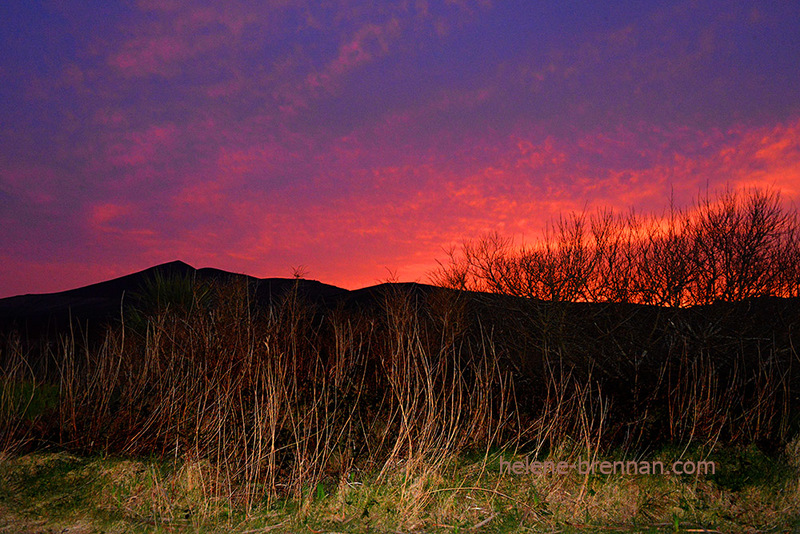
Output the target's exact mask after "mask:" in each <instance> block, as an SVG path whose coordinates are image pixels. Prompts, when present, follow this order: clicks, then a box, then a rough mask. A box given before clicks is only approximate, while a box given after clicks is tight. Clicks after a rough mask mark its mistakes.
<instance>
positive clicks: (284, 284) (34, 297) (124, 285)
mask: <svg viewBox="0 0 800 534" xmlns="http://www.w3.org/2000/svg"><path fill="white" fill-rule="evenodd" d="M158 276H161V277H165V278H173V277H179V278H187V277H190V278H194V280H196V281H198V282H203V281H216V282H229V281H237V280H238V281H246V282H247V283H248V284H250V285H251V287H254V288H255V295H256V298H257V299H258V300H260V301H261V300H263V301H268V300H270V299H272V298H276V297H280V296H281V295H283V294H285V293H286V292H287V291H289V290H292V289H294V288H297V290H298V293H299V294H301V295H303V297H304V298H306V299H308V300H310V301H312V302H325V301H335V300H338V299H341V298H344V297H346V296H347V295H349V294H350V291H348V290H346V289H342V288H340V287H336V286H332V285H328V284H323V283H321V282H317V281H314V280H302V279H300V280H297V279H294V278H255V277H252V276H248V275H244V274H236V273H231V272H227V271H223V270H220V269H213V268H203V269H195V268H194V267H192V266H191V265H189V264H187V263H184V262H182V261H173V262H170V263H164V264H162V265H157V266H155V267H151V268H149V269H145V270H143V271H139V272H137V273H133V274H129V275H126V276H121V277H119V278H114V279H113V280H108V281H105V282H100V283H97V284H92V285H88V286H85V287H80V288H77V289H71V290H69V291H60V292H57V293H45V294H29V295H19V296H15V297H8V298H3V299H0V329H8V328H9V327H15V328H18V329H20V330H23V331H25V332H28V333H38V332H41V331H42V330H48V331H49V330H58V329H59V328H62V327H64V326H65V325H68V324H69V322H70V320H71V319H72V320H79V321H87V320H88V321H107V320H113V319H114V318H118V317H119V316H120V313H121V310H122V309H123V307H124V306H125V305H126V303H129V302H131V301H132V299H133V298H135V297H134V296H135V295H136V294H137V293H139V292H141V291H142V290H143V288H145V287H146V285H147V284H148V282H150V281H152V280H154V279H155V278H156V277H158Z"/></svg>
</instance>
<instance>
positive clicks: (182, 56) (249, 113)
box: [0, 0, 800, 297]
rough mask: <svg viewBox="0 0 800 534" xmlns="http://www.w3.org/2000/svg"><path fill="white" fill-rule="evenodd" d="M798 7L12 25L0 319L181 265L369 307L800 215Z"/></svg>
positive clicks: (2, 93) (88, 14)
mask: <svg viewBox="0 0 800 534" xmlns="http://www.w3.org/2000/svg"><path fill="white" fill-rule="evenodd" d="M798 28H800V3H798V2H795V1H790V0H785V1H783V0H771V1H768V2H761V1H753V2H730V1H704V0H697V1H685V2H684V1H676V2H663V1H659V2H652V1H636V2H632V1H615V2H587V1H570V0H564V1H560V2H530V1H529V0H506V1H502V2H501V1H489V0H479V1H474V2H473V1H469V0H445V1H439V2H435V1H433V0H428V1H426V0H418V1H395V2H380V1H377V2H375V1H363V2H361V1H337V0H332V1H329V2H313V1H304V0H272V1H269V2H264V1H260V0H226V1H225V2H216V1H197V2H188V1H182V0H160V1H153V0H141V1H130V2H113V1H108V0H89V1H87V0H81V1H74V0H60V1H36V0H10V1H8V2H4V3H2V6H0V50H1V51H2V53H0V297H6V296H11V295H17V294H24V293H42V292H51V291H60V290H66V289H71V288H74V287H79V286H83V285H87V284H90V283H95V282H99V281H102V280H106V279H109V278H113V277H116V276H122V275H125V274H129V273H131V272H135V271H139V270H142V269H146V268H148V267H150V266H153V265H156V264H159V263H164V262H168V261H173V260H182V261H185V262H187V263H189V264H191V265H193V266H195V267H198V268H200V267H216V268H220V269H225V270H229V271H233V272H240V273H246V274H250V275H253V276H258V277H289V276H291V275H292V273H293V272H294V271H295V270H297V269H301V270H302V271H303V272H304V273H305V276H306V277H307V278H311V279H317V280H321V281H323V282H326V283H330V284H334V285H338V286H340V287H345V288H350V289H355V288H359V287H364V286H369V285H373V284H376V283H379V282H382V281H385V280H387V279H393V280H402V281H422V282H426V281H427V280H428V279H427V273H429V272H430V271H431V270H432V269H434V268H435V267H436V261H437V259H440V260H441V259H444V257H445V254H444V251H445V250H446V249H447V248H449V247H451V246H453V245H454V244H458V243H460V242H462V241H463V240H465V239H472V238H475V237H478V236H480V235H483V234H485V233H488V232H495V231H496V232H500V233H501V234H503V235H507V236H510V237H514V238H520V239H522V240H524V239H532V238H535V236H536V235H538V234H539V233H540V232H541V231H542V229H543V228H544V227H545V226H546V224H547V222H548V221H550V220H552V218H554V217H558V216H559V215H564V214H567V213H569V212H571V211H580V210H584V209H588V210H590V211H591V210H594V209H599V208H614V209H618V210H621V211H626V210H628V209H629V208H631V207H633V208H635V209H636V210H638V211H640V212H648V211H654V212H658V211H660V210H662V209H663V208H664V206H665V205H666V204H667V203H668V202H669V199H670V197H672V198H673V201H674V202H675V203H676V204H678V205H690V204H691V203H692V202H693V199H695V198H696V197H697V196H698V194H700V193H701V192H703V191H707V190H716V189H719V188H726V187H727V188H740V187H755V186H757V187H770V188H773V189H777V190H779V191H780V192H781V193H782V195H783V197H784V198H785V199H788V200H789V201H792V202H795V201H798V200H800V89H799V88H800V66H799V65H800V31H798Z"/></svg>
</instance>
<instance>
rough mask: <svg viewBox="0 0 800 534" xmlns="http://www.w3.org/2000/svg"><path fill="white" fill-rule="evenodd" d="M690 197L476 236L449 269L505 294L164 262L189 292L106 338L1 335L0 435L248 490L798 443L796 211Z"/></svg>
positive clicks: (282, 490)
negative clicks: (262, 281)
mask: <svg viewBox="0 0 800 534" xmlns="http://www.w3.org/2000/svg"><path fill="white" fill-rule="evenodd" d="M698 208H699V209H698V210H696V211H687V212H685V213H684V212H678V211H675V210H673V211H671V212H670V214H669V216H668V217H667V218H666V219H665V220H663V221H657V220H655V219H653V220H649V221H645V220H641V219H638V218H635V217H633V216H630V217H628V218H617V217H614V216H611V215H606V216H602V217H599V218H593V219H590V220H589V221H588V223H587V222H586V219H585V218H582V217H575V218H572V219H567V220H566V222H562V223H561V224H560V225H558V226H557V228H558V229H559V230H558V232H557V233H556V234H548V236H552V237H546V238H545V240H544V241H543V242H542V243H540V244H538V245H537V246H534V247H529V248H526V249H521V250H517V249H513V248H511V247H510V244H509V243H508V242H507V241H505V240H501V239H499V238H491V239H487V240H481V241H478V242H477V243H472V244H467V245H465V246H464V247H463V249H462V253H463V255H462V256H460V257H457V256H453V259H454V261H453V263H451V264H450V265H449V266H447V267H445V268H443V270H442V271H440V273H439V276H440V277H439V280H440V281H441V282H443V283H446V284H447V285H451V286H455V287H457V288H461V289H471V290H474V289H481V290H490V291H493V292H499V293H504V294H505V295H488V294H483V293H482V294H478V293H471V292H463V291H454V290H452V289H444V288H430V287H418V286H411V287H409V286H402V285H387V286H386V288H385V290H384V292H383V293H381V294H380V295H381V296H380V298H378V301H377V302H376V303H375V304H374V305H368V306H364V307H361V308H358V309H353V308H348V307H344V306H342V307H338V308H335V309H331V308H322V307H319V306H315V305H312V304H310V303H308V302H305V301H304V299H303V298H302V295H300V294H298V292H297V291H294V292H290V293H287V294H286V295H284V296H283V298H281V299H278V300H275V301H273V302H271V303H269V304H268V305H257V304H256V303H254V302H253V301H252V298H251V297H252V288H250V287H247V286H246V285H242V284H228V285H224V284H223V285H214V286H209V285H206V284H199V283H195V284H187V283H186V280H177V281H174V280H173V281H170V280H160V281H157V283H155V284H154V285H153V287H151V288H150V290H152V291H151V292H154V293H155V294H156V295H161V294H163V295H168V294H173V293H174V294H177V295H178V296H177V297H176V296H175V295H173V297H174V298H173V297H170V298H169V299H161V298H155V299H151V302H150V303H149V306H148V305H145V304H147V303H146V302H141V303H140V305H139V306H138V308H137V310H135V311H133V312H131V313H128V314H126V315H125V321H122V323H121V324H118V325H116V326H112V327H109V328H108V330H107V331H106V333H105V336H104V337H103V338H102V339H103V340H102V342H99V343H94V342H92V341H90V339H89V337H88V336H86V335H85V333H83V332H81V331H80V329H78V327H77V326H76V328H75V329H74V330H73V332H71V333H70V334H68V335H63V336H61V337H60V338H59V339H57V340H55V339H53V340H49V341H48V340H42V341H40V342H38V343H36V344H28V343H25V342H24V340H21V339H20V338H19V336H18V335H17V334H15V333H10V334H8V335H6V336H5V337H4V339H3V344H2V348H0V350H2V353H0V373H1V374H0V381H1V382H2V384H3V388H2V394H1V395H0V436H2V438H0V440H1V441H2V442H0V446H2V447H3V448H6V449H9V448H10V449H17V450H22V449H25V448H31V447H43V446H44V447H51V446H57V447H64V448H68V449H72V450H78V451H84V452H100V451H102V452H109V453H125V454H132V455H153V454H155V455H158V456H160V457H164V458H174V459H176V460H179V461H192V462H199V463H201V464H204V465H207V466H209V467H208V470H207V473H208V477H207V479H205V481H204V484H206V485H207V491H209V492H212V493H215V494H218V493H220V492H221V493H224V494H226V495H228V496H229V497H230V498H235V499H236V500H237V501H241V502H244V503H246V504H247V505H248V506H249V505H251V504H253V503H255V502H258V501H260V500H262V499H263V498H266V499H267V501H271V500H273V499H275V498H277V497H280V496H282V495H285V496H299V495H301V494H303V492H304V491H307V490H308V488H313V487H315V485H316V484H318V483H319V482H321V481H328V482H331V481H333V482H334V483H335V481H337V480H350V479H352V478H353V477H354V476H360V475H359V474H363V473H370V474H372V475H373V476H378V477H379V478H380V477H381V476H384V475H386V474H387V473H389V472H396V471H397V470H404V471H405V472H406V473H408V475H409V476H410V477H411V476H413V475H416V474H419V473H424V472H427V471H431V470H434V471H435V470H436V469H438V468H439V467H441V466H442V465H444V464H446V463H447V462H448V461H450V460H451V459H452V458H454V457H457V456H458V455H459V454H461V453H463V452H465V451H475V450H478V451H487V450H490V449H492V448H495V447H509V448H517V447H522V448H524V449H527V450H530V449H535V450H540V451H544V450H555V449H558V448H563V447H565V446H567V447H570V446H574V447H581V448H583V449H584V450H585V449H587V448H588V449H589V450H597V449H603V448H608V447H612V446H620V447H625V448H627V449H629V450H653V449H654V448H657V447H659V446H660V445H662V444H666V443H679V444H683V445H685V444H689V443H699V444H707V445H709V446H714V445H715V444H716V443H719V442H760V443H765V444H781V443H784V442H785V441H787V440H788V439H791V438H792V437H793V436H794V435H795V434H796V433H797V432H798V418H797V415H796V414H797V413H800V412H798V408H800V406H798V404H799V403H798V400H797V389H796V384H797V383H798V381H797V379H798V372H797V369H798V364H800V360H798V353H797V350H796V347H797V330H798V327H799V326H800V306H798V301H797V300H796V299H786V298H776V296H778V297H796V296H797V280H798V278H797V265H798V259H797V240H796V234H797V219H796V216H795V214H794V212H790V211H786V210H785V209H784V208H782V205H781V204H780V202H779V199H778V197H777V196H775V195H771V194H763V193H758V192H756V193H753V194H752V195H750V196H747V197H740V196H737V195H735V194H728V195H725V196H723V197H722V198H721V199H719V200H718V201H714V202H711V201H705V202H703V203H701V204H700V205H699V206H698ZM648 284H649V285H648ZM159 286H163V287H160V288H159ZM509 295H512V296H509ZM514 295H516V296H514ZM519 296H526V297H545V298H547V299H548V301H540V300H535V299H529V298H519ZM581 300H585V301H591V302H570V301H581ZM153 301H154V302H153ZM643 303H644V304H660V305H661V306H645V305H643ZM688 304H698V305H699V304H702V306H694V307H688V308H687V307H680V306H678V305H684V306H686V305H688Z"/></svg>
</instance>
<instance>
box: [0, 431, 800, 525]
mask: <svg viewBox="0 0 800 534" xmlns="http://www.w3.org/2000/svg"><path fill="white" fill-rule="evenodd" d="M795 445H796V444H795ZM795 449H796V447H795ZM577 455H578V453H577V452H576V453H575V454H574V455H572V456H570V457H562V458H555V457H550V458H540V459H542V460H546V459H550V460H554V461H557V460H559V459H563V460H566V461H575V458H577ZM501 457H502V458H503V460H504V461H505V460H515V459H516V460H522V459H523V458H524V457H523V456H521V455H520V456H511V455H503V456H501V454H500V453H499V452H497V453H493V454H492V455H491V456H490V457H488V458H486V457H476V456H475V455H473V456H468V455H462V456H461V457H459V458H457V459H453V461H450V462H447V463H446V464H442V465H441V466H439V467H437V468H432V469H430V470H428V471H426V470H425V469H420V470H416V471H414V472H413V474H411V475H408V473H407V471H406V470H405V469H404V468H403V466H402V465H398V466H397V469H396V470H395V471H393V472H390V473H388V474H385V475H384V476H383V477H382V478H378V477H377V474H369V475H367V474H364V473H351V474H350V475H349V476H347V477H343V478H342V479H341V480H338V481H337V480H324V481H322V482H320V483H319V484H317V485H316V486H313V487H307V488H305V489H304V491H303V492H302V494H301V496H299V497H296V498H288V497H282V498H280V499H277V500H274V501H272V502H267V501H266V500H264V501H261V502H258V501H256V504H255V505H252V506H251V507H250V508H249V509H247V508H245V507H244V506H243V505H241V503H242V502H243V501H242V499H241V496H237V494H236V490H235V488H233V489H232V490H231V491H230V493H229V494H228V495H226V496H220V492H219V491H215V488H214V485H215V484H218V483H219V481H217V480H214V477H213V470H211V469H210V468H209V466H208V465H206V464H204V463H202V462H189V461H180V460H179V461H178V462H174V461H163V460H157V459H145V458H133V459H122V458H111V457H108V458H102V457H79V456H73V455H70V454H66V453H36V454H28V455H22V456H17V455H5V456H3V457H2V458H1V459H0V510H2V513H0V517H2V519H0V530H2V529H5V530H6V531H8V530H10V531H21V532H61V531H62V529H68V531H69V532H73V531H76V532H85V533H90V532H175V531H180V532H227V531H231V532H239V533H245V532H247V533H250V534H255V533H256V532H287V533H289V532H320V533H321V532H352V533H361V532H364V533H365V532H376V531H377V532H436V533H439V532H441V533H460V532H487V533H488V532H493V533H506V532H565V533H569V532H601V531H603V532H607V531H609V529H611V530H613V531H616V532H698V531H702V530H698V529H707V530H708V531H719V532H755V531H758V532H790V531H793V530H795V531H797V529H800V476H799V474H798V469H797V460H798V459H799V458H798V457H796V451H794V449H793V448H792V444H790V447H787V452H786V453H784V454H777V455H767V454H766V453H764V452H763V451H760V450H758V449H757V448H756V447H754V446H751V447H747V448H737V447H726V448H723V449H718V450H715V451H713V452H712V453H711V454H710V455H705V456H703V452H702V451H700V450H692V451H688V452H686V453H685V455H684V456H683V458H685V459H690V458H691V459H700V458H701V457H706V458H708V459H713V461H715V462H717V472H716V474H714V475H706V476H702V475H699V476H688V475H681V476H676V475H663V476H655V475H651V476H646V475H619V474H617V475H600V474H595V475H588V476H586V475H581V474H578V473H576V472H570V473H568V474H564V475H557V474H556V475H553V474H547V475H531V474H525V475H514V474H510V473H505V474H501V473H500V471H499V465H500V459H501ZM584 457H585V455H584ZM476 458H477V459H476ZM613 458H614V455H612V454H609V455H607V456H604V457H602V458H600V459H613ZM674 458H676V456H675V451H674V450H670V449H664V450H662V451H660V452H658V453H657V454H655V455H653V456H652V458H651V459H664V460H667V459H674Z"/></svg>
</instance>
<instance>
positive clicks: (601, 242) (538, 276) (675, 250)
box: [433, 189, 800, 306]
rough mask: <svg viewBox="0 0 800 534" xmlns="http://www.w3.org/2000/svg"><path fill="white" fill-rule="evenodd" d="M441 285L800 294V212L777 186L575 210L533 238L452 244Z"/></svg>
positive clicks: (615, 297)
mask: <svg viewBox="0 0 800 534" xmlns="http://www.w3.org/2000/svg"><path fill="white" fill-rule="evenodd" d="M433 279H434V281H435V282H436V283H437V285H441V286H444V287H451V288H455V289H465V290H473V291H488V292H492V293H501V294H507V295H516V296H520V297H528V298H534V299H543V300H547V301H558V302H562V301H566V302H576V301H585V302H622V303H626V302H633V303H639V304H652V305H656V306H693V305H704V304H711V303H713V302H715V301H718V300H723V301H728V302H731V301H741V300H744V299H748V298H753V297H761V296H778V297H797V296H800V220H798V217H797V211H796V209H794V208H790V207H788V206H787V205H786V204H785V203H784V202H782V200H781V197H780V194H779V193H778V192H774V191H765V190H759V189H755V190H752V191H749V192H742V191H727V192H725V193H722V194H720V195H719V196H717V197H710V196H706V197H705V198H702V199H700V200H699V201H698V202H696V203H695V205H693V206H690V207H689V208H686V209H678V208H675V207H674V206H671V207H670V209H669V210H668V211H667V212H666V213H664V214H662V215H659V216H654V215H648V216H641V215H637V214H636V213H635V212H630V213H628V214H616V213H614V212H613V211H610V210H606V211H600V212H598V213H596V214H594V215H591V216H589V215H587V214H586V213H582V214H571V215H570V216H569V217H567V218H561V219H559V220H558V221H557V222H556V223H554V224H553V225H551V226H550V227H549V228H548V230H547V231H546V232H544V234H543V235H542V236H541V238H540V239H538V240H536V241H535V242H533V243H532V244H527V245H524V244H523V245H520V246H515V245H514V242H513V239H512V238H510V237H504V236H501V235H499V234H491V235H487V236H484V237H481V238H478V239H476V240H473V241H467V242H465V243H464V244H463V245H462V246H461V247H460V248H457V249H452V250H451V251H450V252H449V261H447V262H446V263H443V264H441V265H440V268H439V269H438V270H437V271H436V272H435V273H434V274H433Z"/></svg>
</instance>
